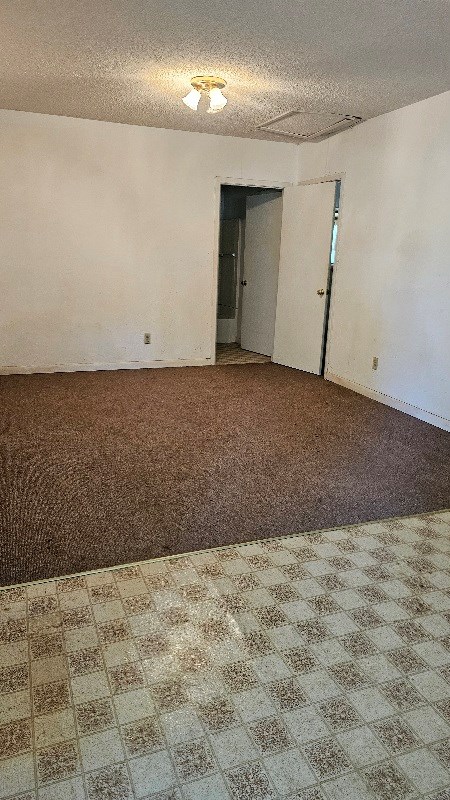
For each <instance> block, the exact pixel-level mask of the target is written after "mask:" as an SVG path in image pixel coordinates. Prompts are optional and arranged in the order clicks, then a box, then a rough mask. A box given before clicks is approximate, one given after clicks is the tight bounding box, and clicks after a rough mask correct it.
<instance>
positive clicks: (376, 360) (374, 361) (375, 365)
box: [372, 356, 378, 369]
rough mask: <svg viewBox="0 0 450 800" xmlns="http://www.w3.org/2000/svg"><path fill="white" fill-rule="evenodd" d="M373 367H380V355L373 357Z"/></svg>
mask: <svg viewBox="0 0 450 800" xmlns="http://www.w3.org/2000/svg"><path fill="white" fill-rule="evenodd" d="M372 369H378V356H374V357H373V358H372Z"/></svg>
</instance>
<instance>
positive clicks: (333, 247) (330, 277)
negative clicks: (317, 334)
mask: <svg viewBox="0 0 450 800" xmlns="http://www.w3.org/2000/svg"><path fill="white" fill-rule="evenodd" d="M335 184H336V189H335V193H334V210H333V225H332V228H331V244H330V260H329V265H328V278H327V287H326V297H325V314H324V321H323V344H322V360H321V365H320V374H321V375H322V377H323V376H324V375H325V363H326V358H327V343H328V332H329V324H330V304H331V289H332V286H333V272H334V267H335V263H336V247H337V237H338V225H339V206H340V200H341V182H340V181H336V182H335Z"/></svg>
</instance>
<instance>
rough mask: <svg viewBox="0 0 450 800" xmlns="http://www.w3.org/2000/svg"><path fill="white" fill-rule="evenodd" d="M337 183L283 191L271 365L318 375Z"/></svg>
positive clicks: (291, 188)
mask: <svg viewBox="0 0 450 800" xmlns="http://www.w3.org/2000/svg"><path fill="white" fill-rule="evenodd" d="M335 188H336V187H335V183H334V182H333V181H330V182H328V183H314V184H310V185H308V186H292V187H289V188H287V189H285V190H284V195H283V222H282V228H281V246H280V269H279V276H278V296H277V311H276V322H275V341H274V350H273V359H272V360H273V361H274V362H275V363H277V364H284V365H285V366H287V367H294V368H295V369H301V370H304V371H305V372H313V373H314V374H316V375H319V374H320V369H321V360H322V347H323V336H324V323H325V311H326V306H327V296H326V290H327V281H328V270H329V264H330V245H331V233H332V227H333V215H334V198H335Z"/></svg>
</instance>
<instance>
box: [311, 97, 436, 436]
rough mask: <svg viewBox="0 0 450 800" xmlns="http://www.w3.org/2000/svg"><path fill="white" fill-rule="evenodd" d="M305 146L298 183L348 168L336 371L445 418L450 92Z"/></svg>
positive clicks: (334, 337) (333, 350)
mask: <svg viewBox="0 0 450 800" xmlns="http://www.w3.org/2000/svg"><path fill="white" fill-rule="evenodd" d="M299 150H300V153H299V176H298V177H299V181H304V180H309V179H315V178H318V177H321V176H324V175H328V174H332V173H341V172H342V173H345V175H344V179H343V194H342V217H341V228H340V234H339V246H338V247H339V250H338V264H337V267H336V274H335V281H334V286H333V298H332V329H331V336H330V348H329V358H328V370H329V372H330V373H332V374H333V375H334V376H337V377H339V378H340V379H343V380H344V382H346V383H347V385H352V386H353V387H354V388H356V389H358V390H365V391H366V392H367V391H369V393H370V392H375V393H378V394H375V396H376V397H378V399H382V397H381V395H387V396H388V397H391V398H394V399H396V400H397V401H400V403H405V404H410V405H411V406H412V407H414V408H411V409H410V410H412V411H414V413H417V415H418V416H420V413H418V411H420V410H423V411H425V412H429V414H430V415H431V416H428V415H427V414H425V415H422V416H423V417H424V418H425V419H429V420H430V421H434V422H436V423H437V424H443V425H444V427H445V422H444V421H443V420H442V419H439V418H444V420H445V419H446V420H447V421H449V420H450V92H447V93H445V94H442V95H439V96H437V97H434V98H431V99H429V100H425V101H423V102H421V103H416V104H414V105H412V106H408V107H407V108H404V109H401V110H399V111H394V112H392V113H390V114H386V115H384V116H381V117H377V118H376V119H373V120H370V121H369V122H366V123H364V124H362V125H360V126H358V127H357V128H355V129H353V130H350V131H347V132H345V133H342V134H339V135H338V136H335V137H332V138H331V139H329V140H327V141H326V142H323V143H321V144H319V145H302V146H301V147H300V148H299ZM374 355H376V356H378V357H379V367H378V370H377V371H376V372H375V371H373V370H372V357H373V356H374ZM433 415H435V419H434V420H433ZM448 424H450V422H448Z"/></svg>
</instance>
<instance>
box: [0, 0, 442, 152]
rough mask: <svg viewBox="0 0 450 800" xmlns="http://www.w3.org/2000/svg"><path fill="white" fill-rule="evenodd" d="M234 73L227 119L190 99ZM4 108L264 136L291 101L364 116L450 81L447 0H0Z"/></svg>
mask: <svg viewBox="0 0 450 800" xmlns="http://www.w3.org/2000/svg"><path fill="white" fill-rule="evenodd" d="M199 73H213V74H219V75H222V76H223V77H225V78H226V80H227V81H228V84H229V85H228V87H227V90H226V92H225V94H226V95H227V97H228V100H229V103H228V106H227V107H226V109H225V110H224V111H223V112H221V113H220V114H213V115H210V114H206V113H194V112H192V111H190V110H189V109H187V108H186V107H185V106H184V105H183V104H182V103H181V97H182V96H183V95H184V94H185V93H186V92H187V90H188V89H189V80H190V78H191V76H193V75H196V74H199ZM0 75H1V81H0V107H2V108H9V109H18V110H22V111H36V112H41V113H46V114H62V115H66V116H72V117H86V118H89V119H102V120H111V121H115V122H125V123H131V124H136V125H150V126H156V127H164V128H180V129H183V130H191V131H205V132H209V133H220V134H228V135H235V136H249V137H255V138H260V139H274V138H277V139H278V138H279V137H275V136H274V135H273V134H270V133H266V132H264V131H261V130H257V129H256V126H257V125H260V124H261V123H263V122H266V121H268V120H269V119H272V118H274V117H276V116H279V115H281V114H284V113H286V112H288V111H291V110H293V109H301V110H307V111H332V112H337V113H346V114H355V115H358V116H362V117H364V118H367V117H372V116H376V115H377V114H380V113H383V112H385V111H390V110H392V109H394V108H399V107H400V106H404V105H407V104H409V103H412V102H414V101H416V100H421V99H423V98H425V97H429V96H431V95H434V94H438V93H440V92H443V91H446V90H447V89H449V88H450V3H449V0H340V2H336V0H221V2H219V0H197V2H192V1H191V0H184V1H183V0H171V2H163V1H162V0H1V3H0Z"/></svg>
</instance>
